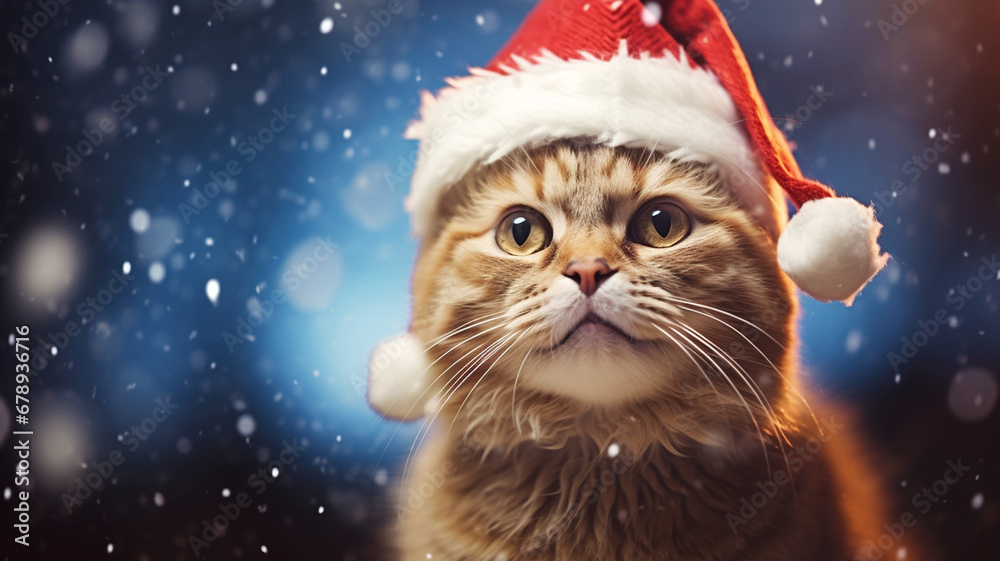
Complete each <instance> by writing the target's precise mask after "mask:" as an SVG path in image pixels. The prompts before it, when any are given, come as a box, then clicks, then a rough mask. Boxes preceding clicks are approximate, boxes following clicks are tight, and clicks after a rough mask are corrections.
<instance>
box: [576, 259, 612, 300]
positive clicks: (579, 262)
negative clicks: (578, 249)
mask: <svg viewBox="0 0 1000 561" xmlns="http://www.w3.org/2000/svg"><path fill="white" fill-rule="evenodd" d="M616 272H617V271H616V270H615V269H612V268H611V266H610V265H608V262H607V261H605V260H604V259H601V258H599V257H598V258H596V259H574V260H573V261H570V262H569V265H567V266H566V270H565V271H563V276H566V277H569V278H571V279H573V280H574V281H576V284H578V285H580V290H581V291H582V292H583V293H584V294H586V295H587V296H593V295H594V293H595V292H597V289H598V287H600V286H601V283H603V282H604V281H605V280H607V279H608V277H610V276H611V275H613V274H615V273H616Z"/></svg>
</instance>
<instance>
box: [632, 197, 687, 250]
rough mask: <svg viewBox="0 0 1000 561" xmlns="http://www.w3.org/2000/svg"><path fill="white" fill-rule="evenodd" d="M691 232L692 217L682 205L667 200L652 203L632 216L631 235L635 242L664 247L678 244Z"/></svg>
mask: <svg viewBox="0 0 1000 561" xmlns="http://www.w3.org/2000/svg"><path fill="white" fill-rule="evenodd" d="M690 232H691V219H690V218H689V217H688V214H687V213H686V212H684V209H682V208H681V207H679V206H677V205H675V204H673V203H671V202H667V201H658V202H653V203H650V204H648V205H646V206H644V207H642V209H641V210H639V212H638V213H636V215H635V217H633V218H632V224H630V225H629V237H630V238H631V239H632V241H633V242H635V243H640V244H642V245H648V246H650V247H657V248H664V247H670V246H673V245H677V243H678V242H680V241H681V240H683V239H684V238H685V237H687V235H688V233H690Z"/></svg>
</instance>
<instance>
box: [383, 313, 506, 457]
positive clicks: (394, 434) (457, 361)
mask: <svg viewBox="0 0 1000 561" xmlns="http://www.w3.org/2000/svg"><path fill="white" fill-rule="evenodd" d="M493 315H496V314H493ZM500 315H503V312H501V314H500ZM488 321H492V320H483V321H479V322H476V323H475V326H478V325H481V324H483V323H488ZM466 325H468V323H467V324H466ZM503 326H504V324H501V325H498V326H494V327H491V328H489V329H485V330H483V331H481V332H479V333H476V334H475V335H473V336H471V337H468V338H466V339H465V340H463V341H460V342H458V343H456V344H454V345H452V346H451V347H450V348H449V349H448V350H447V351H445V352H444V353H442V354H441V355H440V356H438V358H436V359H435V360H434V361H433V362H431V363H430V364H428V365H427V367H426V368H424V370H422V371H421V375H423V373H424V372H426V371H427V370H428V369H429V368H431V367H433V366H434V365H435V364H437V363H438V362H439V361H440V360H441V359H443V358H444V357H445V356H447V355H448V354H449V353H451V352H452V351H453V350H455V349H457V348H459V347H461V346H462V345H464V344H465V343H467V342H469V341H471V340H472V339H475V338H476V337H479V336H482V335H485V334H486V333H489V332H490V331H493V330H494V329H497V328H500V327H503ZM466 329H467V328H466ZM466 329H454V330H452V331H451V332H449V333H448V334H446V335H445V336H442V337H438V338H436V339H435V341H438V342H440V341H441V340H442V339H443V338H444V337H446V336H448V335H451V336H454V335H455V334H457V333H459V332H461V331H465V330H466ZM485 344H486V343H481V344H479V345H477V346H476V347H474V348H473V349H472V350H470V351H468V352H466V353H465V354H464V355H462V356H460V357H459V358H458V359H456V360H455V361H453V362H452V363H451V364H450V365H449V366H448V367H447V368H445V369H444V370H443V371H442V372H441V373H440V374H438V376H437V377H436V378H434V380H433V381H432V382H431V383H429V384H427V387H426V388H425V389H424V391H423V392H421V394H420V396H419V399H418V400H417V401H418V402H420V401H422V400H423V397H424V396H425V395H427V392H429V391H432V389H433V388H434V385H435V384H436V383H437V382H438V380H440V379H441V378H442V377H443V376H444V375H445V374H447V373H448V371H449V370H451V368H452V367H453V366H455V365H456V364H459V363H460V362H461V360H462V359H464V358H465V357H466V356H468V355H470V354H472V353H474V352H476V351H477V350H478V349H480V348H481V347H482V346H483V345H485ZM433 346H434V345H431V347H433ZM431 347H428V349H427V350H430V348H431ZM425 352H426V351H425ZM398 399H399V397H398V396H397V398H396V399H394V400H393V402H392V403H393V405H395V403H396V401H397V400H398ZM413 407H415V405H414V406H411V407H410V409H409V410H407V412H406V413H407V415H409V414H410V413H411V412H412V411H413ZM376 423H377V422H376ZM400 426H401V425H397V426H396V428H395V430H393V431H392V435H390V436H389V440H388V441H387V442H386V445H385V447H384V448H383V449H382V454H381V455H379V459H378V461H377V462H376V463H375V468H374V469H373V470H372V476H373V477H374V474H375V472H376V471H378V466H379V464H380V463H381V462H382V458H383V457H385V453H386V451H388V450H389V446H390V445H391V444H392V441H393V439H394V438H396V435H397V434H398V433H399V429H400ZM372 429H374V426H373V427H372ZM372 429H369V434H370V433H371V430H372ZM421 430H423V427H421ZM418 434H419V431H418ZM412 452H413V449H412V447H411V449H410V453H411V454H412Z"/></svg>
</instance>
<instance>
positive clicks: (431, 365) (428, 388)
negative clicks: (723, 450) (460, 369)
mask: <svg viewBox="0 0 1000 561" xmlns="http://www.w3.org/2000/svg"><path fill="white" fill-rule="evenodd" d="M488 321H492V320H484V321H481V322H478V323H477V324H476V326H478V325H481V324H483V323H487V322H488ZM471 327H475V326H470V327H469V328H466V329H461V330H456V331H455V333H456V334H457V333H458V332H460V331H466V330H467V329H470V328H471ZM500 327H503V325H498V326H494V327H491V328H489V329H484V330H483V331H480V332H479V333H476V334H475V335H473V336H471V337H469V338H467V339H465V340H464V341H462V342H460V343H457V344H455V345H452V346H451V347H450V348H449V349H448V350H447V351H445V352H444V353H443V354H441V355H440V356H439V357H437V358H436V359H434V361H433V362H431V363H430V364H428V365H427V366H426V367H424V369H423V370H421V371H420V375H421V376H422V375H423V373H424V372H427V371H428V370H429V369H430V368H431V367H433V366H434V365H435V364H437V363H438V362H439V361H441V359H443V358H444V357H445V356H447V355H448V353H450V352H451V351H453V350H455V349H457V348H458V347H460V346H462V345H464V344H465V343H467V342H469V341H471V340H472V339H475V338H476V337H480V336H482V335H483V334H486V333H489V332H490V331H493V330H494V329H498V328H500ZM440 340H441V338H440V337H439V338H438V339H437V341H438V342H440ZM436 344H437V343H434V344H431V345H430V346H428V347H427V348H426V349H425V350H424V351H423V352H425V353H426V352H429V351H430V350H431V349H432V348H433V347H434V346H435V345H436ZM440 378H441V376H440V375H439V376H438V377H437V378H435V379H434V382H436V381H437V380H439V379H440ZM433 385H434V383H433V382H432V383H430V384H428V385H427V388H426V389H424V391H423V392H421V394H420V399H422V398H423V397H424V396H425V395H426V394H427V392H428V391H430V390H431V388H432V387H433ZM399 397H400V396H396V398H395V399H393V400H392V404H391V405H395V404H396V402H397V401H399ZM420 399H418V401H420ZM413 407H415V405H413V406H411V407H410V408H409V409H408V410H407V411H406V414H407V415H409V414H410V413H412V412H413ZM380 417H381V418H382V420H384V417H383V416H380ZM377 424H378V421H376V423H375V424H374V425H373V426H372V428H371V429H369V433H370V432H371V430H372V429H374V428H375V426H377Z"/></svg>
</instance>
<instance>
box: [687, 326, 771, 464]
mask: <svg viewBox="0 0 1000 561" xmlns="http://www.w3.org/2000/svg"><path fill="white" fill-rule="evenodd" d="M676 323H677V325H679V326H680V327H681V329H684V330H685V331H687V332H688V333H689V334H691V336H693V337H695V338H696V339H698V340H700V341H701V342H702V343H704V344H705V345H706V346H707V347H708V349H709V350H711V351H714V352H715V354H716V355H717V356H718V357H719V358H720V359H722V360H723V361H725V362H726V364H728V365H729V366H732V367H733V370H734V371H735V372H736V373H737V374H739V375H740V377H741V378H742V379H743V381H744V382H745V383H746V384H747V386H748V387H749V388H750V389H751V391H753V393H754V396H755V397H756V398H757V400H758V401H760V402H761V406H762V407H764V412H765V414H767V415H768V416H769V417H770V420H771V424H772V425H773V426H774V427H775V429H776V430H778V431H779V432H781V433H782V435H784V432H783V431H782V429H781V425H780V423H779V422H778V418H777V415H776V414H775V413H774V408H772V407H771V404H770V402H769V401H768V399H767V397H766V396H765V395H764V391H763V390H762V389H761V387H760V386H759V385H758V384H757V382H756V381H755V380H754V379H753V377H752V376H750V373H749V372H747V371H746V369H745V368H743V366H742V365H741V364H739V363H738V362H736V360H734V359H733V358H732V356H731V355H730V354H729V353H727V352H726V351H724V350H723V349H722V348H721V347H719V346H718V345H717V344H715V342H714V341H712V340H711V339H709V338H708V337H706V336H705V335H704V334H702V333H701V332H699V331H698V330H697V329H694V328H693V327H691V326H690V325H688V324H686V323H684V322H680V321H678V322H676ZM789 444H791V442H789Z"/></svg>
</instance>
